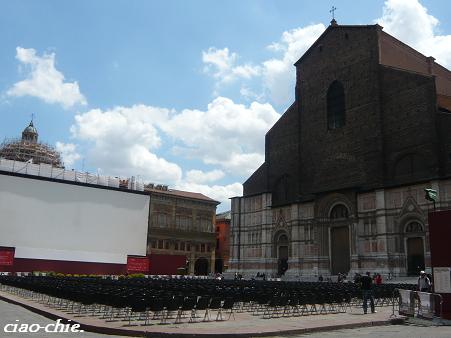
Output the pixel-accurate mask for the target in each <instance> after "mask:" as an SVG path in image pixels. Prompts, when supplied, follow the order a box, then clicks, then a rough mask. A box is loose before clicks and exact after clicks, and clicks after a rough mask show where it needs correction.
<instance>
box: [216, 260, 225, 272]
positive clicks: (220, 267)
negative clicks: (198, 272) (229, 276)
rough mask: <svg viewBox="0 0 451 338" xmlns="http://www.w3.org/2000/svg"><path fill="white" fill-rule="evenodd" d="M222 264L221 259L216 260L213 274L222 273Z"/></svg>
mask: <svg viewBox="0 0 451 338" xmlns="http://www.w3.org/2000/svg"><path fill="white" fill-rule="evenodd" d="M222 270H223V263H222V258H216V260H215V272H216V273H222V272H223V271H222Z"/></svg>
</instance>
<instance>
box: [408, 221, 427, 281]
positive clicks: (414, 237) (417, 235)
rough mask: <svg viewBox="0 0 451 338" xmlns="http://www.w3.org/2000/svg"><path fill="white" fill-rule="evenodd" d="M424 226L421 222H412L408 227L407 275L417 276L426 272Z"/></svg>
mask: <svg viewBox="0 0 451 338" xmlns="http://www.w3.org/2000/svg"><path fill="white" fill-rule="evenodd" d="M423 231H424V230H423V226H422V225H421V224H420V223H419V222H416V221H414V222H410V223H408V224H407V225H406V229H405V233H406V256H407V274H408V275H409V276H417V275H418V273H419V272H420V271H421V270H424V266H425V264H424V237H423Z"/></svg>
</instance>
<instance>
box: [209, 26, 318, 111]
mask: <svg viewBox="0 0 451 338" xmlns="http://www.w3.org/2000/svg"><path fill="white" fill-rule="evenodd" d="M325 29H326V27H325V26H324V25H323V24H313V25H309V26H306V27H302V28H296V29H292V30H289V31H285V32H283V34H282V36H281V38H280V40H279V41H277V42H274V43H272V44H271V45H269V46H268V49H270V50H271V51H273V52H276V53H278V54H281V55H279V56H278V57H274V58H271V59H269V60H266V61H263V62H262V63H261V64H259V65H252V64H249V63H248V64H244V65H237V61H238V54H237V53H234V52H230V51H229V49H228V48H223V49H216V48H214V47H210V48H209V49H208V51H207V52H205V51H204V52H203V53H202V61H203V62H204V64H205V68H204V70H205V72H206V73H207V74H210V75H212V76H213V77H214V78H216V79H217V80H218V83H230V82H232V80H236V79H241V80H249V79H251V78H255V77H260V79H261V81H262V83H263V91H264V92H265V93H266V94H267V98H269V99H270V100H272V101H273V102H274V103H276V104H280V105H289V104H290V103H291V102H290V100H292V98H293V96H294V95H293V94H294V89H293V88H294V80H295V69H294V67H293V64H294V63H295V62H296V61H297V60H298V59H299V58H300V57H301V56H302V54H304V52H305V51H306V50H307V49H308V48H309V47H310V46H311V45H312V44H313V42H314V41H315V40H316V39H317V38H318V37H319V36H320V35H321V33H322V32H324V30H325ZM240 93H241V95H242V96H243V97H244V98H246V99H249V98H250V97H252V98H254V99H258V100H263V99H265V97H264V96H263V95H261V94H260V95H257V94H255V92H254V91H253V90H251V89H250V88H249V87H248V86H242V87H241V90H240Z"/></svg>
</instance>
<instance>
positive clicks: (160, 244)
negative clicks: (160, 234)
mask: <svg viewBox="0 0 451 338" xmlns="http://www.w3.org/2000/svg"><path fill="white" fill-rule="evenodd" d="M158 249H163V241H162V240H161V239H159V240H158Z"/></svg>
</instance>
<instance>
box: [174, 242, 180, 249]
mask: <svg viewBox="0 0 451 338" xmlns="http://www.w3.org/2000/svg"><path fill="white" fill-rule="evenodd" d="M174 250H177V251H178V250H179V242H175V243H174Z"/></svg>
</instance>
